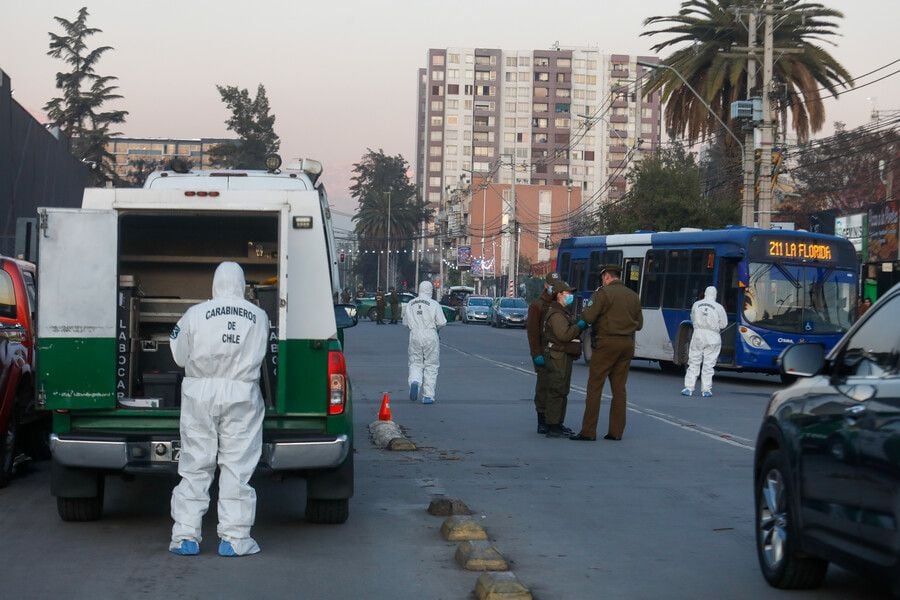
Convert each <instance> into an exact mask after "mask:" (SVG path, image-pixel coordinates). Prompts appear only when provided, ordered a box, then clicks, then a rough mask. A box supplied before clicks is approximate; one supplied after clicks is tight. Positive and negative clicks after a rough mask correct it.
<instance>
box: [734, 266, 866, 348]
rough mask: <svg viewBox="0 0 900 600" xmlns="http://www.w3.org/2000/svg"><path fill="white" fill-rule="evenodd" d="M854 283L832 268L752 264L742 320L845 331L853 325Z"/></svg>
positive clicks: (795, 329) (793, 329)
mask: <svg viewBox="0 0 900 600" xmlns="http://www.w3.org/2000/svg"><path fill="white" fill-rule="evenodd" d="M855 300H856V282H855V277H854V274H853V273H852V272H850V271H839V270H836V269H834V268H831V267H810V266H803V265H785V264H781V263H751V264H750V285H749V286H748V287H747V288H746V289H745V290H744V319H745V320H746V321H747V322H748V323H751V324H753V325H757V326H759V327H764V328H766V329H771V330H773V331H780V332H784V333H806V334H810V333H812V334H815V333H844V332H845V331H847V329H849V328H850V325H851V324H852V323H853V314H854V312H855V303H856V302H855Z"/></svg>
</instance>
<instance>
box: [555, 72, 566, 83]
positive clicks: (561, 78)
mask: <svg viewBox="0 0 900 600" xmlns="http://www.w3.org/2000/svg"><path fill="white" fill-rule="evenodd" d="M567 81H569V79H568V77H567V76H566V74H565V73H557V74H556V83H566V82H567Z"/></svg>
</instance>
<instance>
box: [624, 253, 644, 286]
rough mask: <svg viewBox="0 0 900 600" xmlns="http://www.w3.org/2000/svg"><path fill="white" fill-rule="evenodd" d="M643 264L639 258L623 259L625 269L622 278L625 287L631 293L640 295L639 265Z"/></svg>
mask: <svg viewBox="0 0 900 600" xmlns="http://www.w3.org/2000/svg"><path fill="white" fill-rule="evenodd" d="M642 262H644V261H643V259H641V258H626V259H625V269H624V278H625V287H627V288H628V289H630V290H631V291H633V292H635V293H638V294H640V292H641V263H642Z"/></svg>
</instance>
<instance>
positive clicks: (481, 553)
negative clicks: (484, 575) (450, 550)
mask: <svg viewBox="0 0 900 600" xmlns="http://www.w3.org/2000/svg"><path fill="white" fill-rule="evenodd" d="M456 562H457V563H459V566H461V567H462V568H463V569H466V570H467V571H508V570H509V564H508V563H507V562H506V559H505V558H503V555H502V554H500V552H498V551H497V549H496V548H494V547H493V546H491V543H490V542H485V541H478V540H475V541H471V542H463V543H462V544H460V545H459V546H457V548H456Z"/></svg>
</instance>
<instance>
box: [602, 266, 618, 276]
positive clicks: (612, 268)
mask: <svg viewBox="0 0 900 600" xmlns="http://www.w3.org/2000/svg"><path fill="white" fill-rule="evenodd" d="M604 273H609V274H610V275H612V276H614V277H621V276H622V267H620V266H619V265H615V264H609V265H603V266H602V267H600V276H601V277H602V276H603V274H604Z"/></svg>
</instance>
